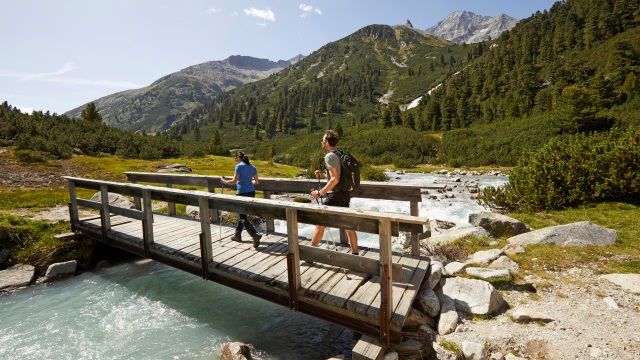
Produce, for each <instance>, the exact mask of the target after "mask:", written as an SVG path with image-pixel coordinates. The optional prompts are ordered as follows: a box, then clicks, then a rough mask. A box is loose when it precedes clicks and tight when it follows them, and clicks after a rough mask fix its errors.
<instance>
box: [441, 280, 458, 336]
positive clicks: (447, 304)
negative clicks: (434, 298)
mask: <svg viewBox="0 0 640 360" xmlns="http://www.w3.org/2000/svg"><path fill="white" fill-rule="evenodd" d="M443 281H444V279H443ZM436 295H438V300H439V301H440V319H439V320H438V334H440V335H446V334H450V333H452V332H454V331H456V328H457V327H458V320H459V316H458V312H457V311H456V305H455V303H454V301H453V299H452V298H450V297H449V296H446V295H444V294H443V293H442V289H438V291H437V292H436Z"/></svg>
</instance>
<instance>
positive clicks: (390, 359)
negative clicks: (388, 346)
mask: <svg viewBox="0 0 640 360" xmlns="http://www.w3.org/2000/svg"><path fill="white" fill-rule="evenodd" d="M399 358H400V356H399V355H398V353H397V352H395V351H389V352H388V353H386V354H384V357H383V358H382V360H398V359H399Z"/></svg>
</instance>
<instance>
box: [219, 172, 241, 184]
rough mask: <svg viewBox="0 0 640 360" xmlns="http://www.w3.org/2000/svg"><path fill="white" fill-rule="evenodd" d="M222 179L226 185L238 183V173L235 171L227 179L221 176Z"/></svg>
mask: <svg viewBox="0 0 640 360" xmlns="http://www.w3.org/2000/svg"><path fill="white" fill-rule="evenodd" d="M222 181H224V183H225V184H227V185H235V184H237V183H238V173H237V172H236V173H235V174H234V176H233V179H231V180H227V179H225V178H224V176H223V177H222Z"/></svg>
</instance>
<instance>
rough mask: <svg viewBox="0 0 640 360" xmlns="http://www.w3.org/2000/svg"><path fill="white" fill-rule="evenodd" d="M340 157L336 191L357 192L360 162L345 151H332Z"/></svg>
mask: <svg viewBox="0 0 640 360" xmlns="http://www.w3.org/2000/svg"><path fill="white" fill-rule="evenodd" d="M333 153H334V154H336V155H338V157H339V158H340V180H339V181H338V185H336V188H335V189H336V191H342V192H348V193H352V194H354V193H357V192H358V190H359V189H360V163H359V162H358V160H356V158H355V157H354V156H353V155H351V154H349V153H348V152H346V151H339V150H335V151H333Z"/></svg>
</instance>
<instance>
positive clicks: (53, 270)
mask: <svg viewBox="0 0 640 360" xmlns="http://www.w3.org/2000/svg"><path fill="white" fill-rule="evenodd" d="M77 266H78V262H77V261H75V260H71V261H65V262H61V263H55V264H51V265H49V267H48V268H47V272H46V273H45V274H44V279H43V281H45V282H47V281H51V280H54V279H58V278H62V277H65V276H72V275H74V274H75V273H76V267H77Z"/></svg>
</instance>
